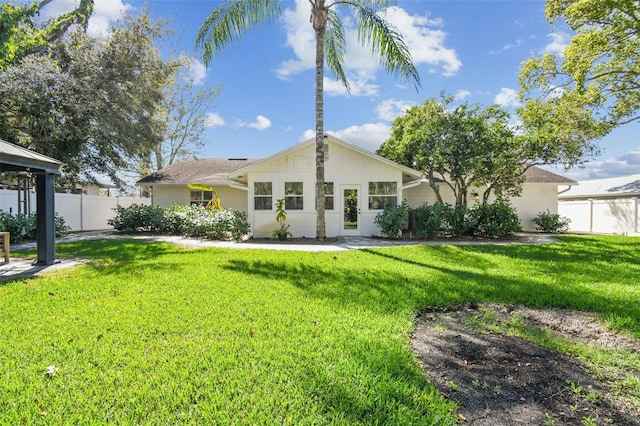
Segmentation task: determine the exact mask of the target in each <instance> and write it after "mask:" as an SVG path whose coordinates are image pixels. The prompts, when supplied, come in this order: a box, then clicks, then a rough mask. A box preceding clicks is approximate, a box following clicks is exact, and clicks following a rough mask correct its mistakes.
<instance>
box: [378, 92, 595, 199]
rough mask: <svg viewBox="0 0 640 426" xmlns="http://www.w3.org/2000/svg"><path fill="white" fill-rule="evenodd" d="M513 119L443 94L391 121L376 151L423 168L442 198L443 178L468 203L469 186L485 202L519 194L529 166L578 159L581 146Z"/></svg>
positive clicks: (493, 108) (504, 113) (494, 110)
mask: <svg viewBox="0 0 640 426" xmlns="http://www.w3.org/2000/svg"><path fill="white" fill-rule="evenodd" d="M512 121H513V120H512V118H511V115H510V114H509V113H508V112H507V111H505V110H503V109H501V108H500V107H498V106H497V105H492V106H489V107H484V108H483V107H481V106H480V105H469V104H467V103H464V104H461V105H458V106H454V105H453V99H452V98H451V97H447V96H444V95H443V96H442V97H441V98H440V99H436V98H432V99H429V100H427V101H426V102H425V103H424V104H423V105H420V106H414V107H412V108H410V109H409V110H407V111H406V113H405V114H404V115H403V116H400V117H398V118H397V119H396V120H394V122H393V124H392V126H391V136H390V137H389V139H387V140H386V141H385V142H384V143H383V144H382V146H381V147H380V149H378V154H380V155H382V156H384V157H386V158H389V159H390V160H393V161H396V162H398V163H400V164H403V165H405V166H407V167H411V168H414V169H416V170H419V171H422V172H423V173H424V174H425V176H426V178H427V179H428V181H429V184H430V186H431V187H432V188H433V190H434V192H435V193H436V196H437V198H438V200H439V201H440V202H441V203H442V202H443V197H442V196H441V193H440V186H441V185H440V184H439V183H441V182H444V184H445V185H447V187H449V188H450V189H451V191H452V192H453V194H454V196H455V200H456V205H460V206H466V205H467V196H468V194H469V192H470V190H471V189H472V188H473V189H474V190H477V189H478V188H485V190H484V193H483V197H482V199H483V202H484V203H486V202H487V200H488V199H489V196H490V194H491V193H492V192H493V193H494V194H495V195H497V196H498V197H505V196H513V195H518V194H519V193H520V191H521V184H522V182H523V180H524V176H523V174H524V172H525V171H526V170H527V169H528V168H529V167H531V166H533V165H537V164H549V163H557V162H565V163H566V162H570V163H575V162H577V161H580V159H581V158H582V155H583V153H582V152H581V151H580V150H575V151H574V150H572V148H571V147H563V146H561V145H559V144H557V143H555V142H552V141H551V139H544V138H541V137H538V136H537V135H535V134H534V135H532V134H527V133H523V130H522V129H520V128H517V127H514V126H513V125H512V124H511V123H512ZM543 141H545V142H546V143H543Z"/></svg>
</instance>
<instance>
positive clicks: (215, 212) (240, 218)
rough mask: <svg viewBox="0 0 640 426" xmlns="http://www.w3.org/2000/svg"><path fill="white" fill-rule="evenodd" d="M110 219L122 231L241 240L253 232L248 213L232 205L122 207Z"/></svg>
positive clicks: (110, 222)
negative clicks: (218, 206)
mask: <svg viewBox="0 0 640 426" xmlns="http://www.w3.org/2000/svg"><path fill="white" fill-rule="evenodd" d="M108 223H109V224H110V225H111V226H113V227H114V228H115V229H116V230H118V231H121V232H128V233H136V232H160V233H165V234H171V235H183V236H185V237H192V238H206V239H211V240H230V239H234V240H240V239H242V238H243V237H244V236H245V235H247V233H248V232H249V223H248V222H247V219H246V216H245V215H244V213H241V212H236V211H233V210H231V209H211V210H207V209H205V208H204V207H202V206H200V205H191V206H178V205H173V206H171V207H168V208H166V209H163V208H162V207H157V206H141V205H136V204H134V205H132V206H130V207H126V208H125V207H118V208H117V214H116V217H114V218H113V219H110V220H109V221H108Z"/></svg>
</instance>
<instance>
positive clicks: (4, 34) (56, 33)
mask: <svg viewBox="0 0 640 426" xmlns="http://www.w3.org/2000/svg"><path fill="white" fill-rule="evenodd" d="M52 1H53V0H43V1H41V2H39V3H38V2H33V3H31V4H30V5H18V4H11V3H4V4H1V5H0V69H3V68H6V67H7V66H9V65H10V64H12V63H15V62H17V61H19V60H20V59H22V58H23V57H25V56H27V55H28V54H30V53H34V52H37V51H41V50H43V49H44V48H46V47H47V45H48V44H50V43H52V42H54V41H56V40H58V39H59V38H61V37H62V36H63V35H64V34H65V32H66V31H67V30H68V29H69V28H70V27H71V26H72V25H74V24H78V25H80V26H81V27H82V28H85V29H86V27H87V24H88V22H89V17H90V16H91V13H92V12H93V1H94V0H80V3H79V4H78V7H77V8H75V9H74V10H72V11H70V12H67V13H64V14H62V15H59V16H57V17H55V18H53V19H51V20H50V21H49V22H47V23H46V24H45V25H43V26H39V25H36V23H35V22H34V18H35V17H36V16H37V15H38V14H39V13H40V10H41V9H42V8H43V7H45V6H46V5H48V4H49V3H51V2H52Z"/></svg>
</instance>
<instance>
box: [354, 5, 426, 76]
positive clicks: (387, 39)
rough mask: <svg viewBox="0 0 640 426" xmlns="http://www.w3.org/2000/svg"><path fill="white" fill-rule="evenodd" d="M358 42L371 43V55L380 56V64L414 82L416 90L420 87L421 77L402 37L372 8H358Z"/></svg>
mask: <svg viewBox="0 0 640 426" xmlns="http://www.w3.org/2000/svg"><path fill="white" fill-rule="evenodd" d="M356 18H357V33H358V41H359V42H360V43H361V44H363V45H364V44H366V43H370V44H371V53H372V54H374V55H379V56H380V64H381V65H382V66H383V67H384V68H385V70H387V72H390V73H392V74H394V75H396V76H399V77H401V78H403V79H405V80H406V81H409V80H412V81H413V83H414V85H415V87H416V89H417V88H418V87H419V86H420V75H419V74H418V70H417V69H416V67H415V65H414V64H413V61H412V59H411V53H410V52H409V48H408V47H407V45H406V44H405V42H404V40H403V39H402V35H401V34H400V32H399V31H398V29H397V28H395V27H394V26H393V25H391V24H390V23H389V22H387V21H386V20H385V19H384V18H382V17H381V16H380V15H378V14H377V13H376V11H375V10H374V9H372V8H369V7H365V6H362V5H358V6H356Z"/></svg>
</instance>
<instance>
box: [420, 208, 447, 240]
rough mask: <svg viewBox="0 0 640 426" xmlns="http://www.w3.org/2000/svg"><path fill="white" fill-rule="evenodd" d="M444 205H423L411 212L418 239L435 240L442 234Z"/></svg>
mask: <svg viewBox="0 0 640 426" xmlns="http://www.w3.org/2000/svg"><path fill="white" fill-rule="evenodd" d="M443 210H444V205H443V204H440V203H436V204H434V205H432V206H430V205H428V204H424V205H423V206H420V207H418V208H417V209H414V210H413V213H414V217H415V221H416V236H417V237H418V238H426V239H429V238H435V237H437V236H439V235H440V234H442V232H443V225H444V217H443V215H444V211H443Z"/></svg>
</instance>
